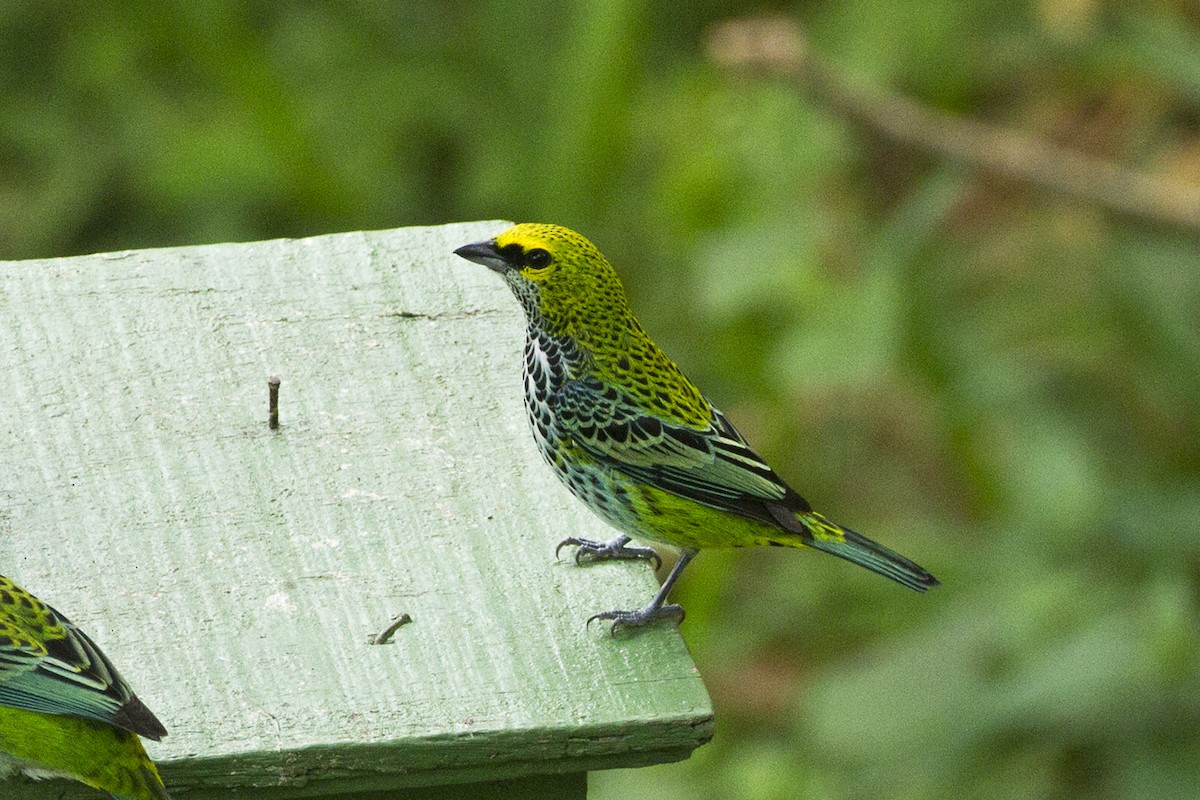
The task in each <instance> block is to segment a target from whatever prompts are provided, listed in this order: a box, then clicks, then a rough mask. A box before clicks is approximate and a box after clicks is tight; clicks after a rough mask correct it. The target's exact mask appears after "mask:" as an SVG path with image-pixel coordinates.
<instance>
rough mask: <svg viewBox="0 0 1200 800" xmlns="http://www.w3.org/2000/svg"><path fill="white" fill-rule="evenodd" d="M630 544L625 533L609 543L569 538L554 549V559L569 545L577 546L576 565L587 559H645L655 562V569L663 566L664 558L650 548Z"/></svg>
mask: <svg viewBox="0 0 1200 800" xmlns="http://www.w3.org/2000/svg"><path fill="white" fill-rule="evenodd" d="M628 544H629V537H628V536H626V535H625V534H623V533H622V534H621V535H620V536H618V537H617V538H615V539H613V540H611V541H608V542H595V541H592V540H591V539H577V538H575V537H574V536H569V537H567V538H566V539H563V540H562V541H561V542H559V543H558V547H556V548H554V557H555V558H558V551H559V550H562V549H563V548H564V547H566V546H567V545H575V563H576V564H581V563H583V559H584V558H585V557H586V558H587V560H588V561H608V560H609V559H611V558H631V559H636V558H644V559H646V560H647V561H653V562H654V568H655V569H658V568H659V567H661V566H662V556H660V555H659V554H658V553H656V552H654V551H653V550H652V549H650V548H649V547H628V546H627V545H628Z"/></svg>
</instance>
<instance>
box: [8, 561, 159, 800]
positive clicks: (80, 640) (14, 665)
mask: <svg viewBox="0 0 1200 800" xmlns="http://www.w3.org/2000/svg"><path fill="white" fill-rule="evenodd" d="M166 735H167V730H166V728H164V727H163V725H162V723H161V722H159V721H158V718H157V717H155V716H154V714H153V713H151V712H150V709H148V708H146V706H145V704H144V703H142V701H141V700H139V699H138V697H137V695H135V694H134V693H133V691H132V690H131V689H130V688H129V684H127V683H126V682H125V680H124V679H123V678H122V677H121V675H120V673H119V672H117V670H116V668H115V667H114V666H113V665H112V662H111V661H109V660H108V658H107V656H105V655H104V653H103V652H101V651H100V648H99V647H97V646H96V643H95V642H93V641H92V640H91V639H90V638H89V637H88V635H87V634H86V633H84V632H83V631H81V630H80V629H79V628H77V627H75V625H73V624H72V623H71V621H70V620H69V619H67V618H66V617H65V616H63V615H62V614H61V613H59V612H58V611H55V610H54V609H53V608H52V607H51V606H49V605H47V604H46V603H44V602H42V601H41V600H39V599H38V598H36V597H34V596H33V595H32V594H30V593H29V592H27V591H26V590H24V589H22V588H21V587H20V586H18V585H17V584H16V583H14V582H13V581H12V580H10V579H8V578H6V577H4V576H2V575H0V778H3V777H5V776H9V775H11V774H12V773H14V772H23V773H25V774H26V775H28V776H29V777H33V778H51V777H63V778H72V779H74V780H77V781H80V782H81V783H85V784H87V785H88V786H91V787H92V788H95V789H100V790H102V791H105V792H108V793H109V794H110V795H112V796H113V797H114V798H118V800H169V797H168V795H167V790H166V788H165V787H164V786H163V781H162V778H161V777H160V776H159V774H158V769H157V768H156V767H155V765H154V762H153V761H151V760H150V758H149V756H147V755H146V750H145V748H144V747H143V746H142V741H141V739H140V738H138V737H139V736H144V737H146V738H147V739H154V740H156V741H157V740H159V739H161V738H162V737H164V736H166ZM0 794H3V792H0Z"/></svg>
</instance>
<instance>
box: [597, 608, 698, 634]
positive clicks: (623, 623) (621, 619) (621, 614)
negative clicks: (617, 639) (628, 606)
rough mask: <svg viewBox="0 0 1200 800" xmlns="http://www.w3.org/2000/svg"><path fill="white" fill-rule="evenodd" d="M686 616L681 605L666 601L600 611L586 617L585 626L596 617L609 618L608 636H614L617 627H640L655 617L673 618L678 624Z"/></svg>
mask: <svg viewBox="0 0 1200 800" xmlns="http://www.w3.org/2000/svg"><path fill="white" fill-rule="evenodd" d="M686 616H687V614H686V612H684V610H683V606H678V605H675V604H674V603H667V604H664V605H661V606H657V607H655V606H647V607H645V608H639V609H638V610H637V611H601V612H600V613H599V614H593V615H592V616H590V617H588V621H587V627H591V624H592V623H593V622H595V621H596V620H598V619H599V620H605V619H611V620H612V627H611V628H609V629H608V633H609V635H610V636H615V635H616V633H617V629H618V628H640V627H642V626H643V625H646V624H648V623H651V622H653V621H654V620H656V619H673V620H675V623H676V624H677V625H678V624H680V623H682V622H683V619H684V617H686Z"/></svg>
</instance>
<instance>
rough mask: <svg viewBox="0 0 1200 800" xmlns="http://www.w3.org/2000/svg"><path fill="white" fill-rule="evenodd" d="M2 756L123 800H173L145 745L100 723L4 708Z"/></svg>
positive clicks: (0, 741)
mask: <svg viewBox="0 0 1200 800" xmlns="http://www.w3.org/2000/svg"><path fill="white" fill-rule="evenodd" d="M0 751H3V752H5V753H8V754H9V755H12V756H15V757H16V758H17V759H20V760H21V761H23V762H26V764H27V765H28V766H29V767H32V768H36V769H39V770H45V771H46V772H50V773H55V774H60V775H63V776H68V777H71V778H74V779H75V780H78V781H80V782H81V783H85V784H87V785H88V786H91V787H93V788H95V789H100V790H102V791H105V792H109V793H110V794H113V795H116V796H117V797H120V798H129V800H164V798H166V797H167V793H166V790H165V789H164V788H163V783H162V778H161V777H159V774H158V770H157V769H156V768H155V766H154V762H152V761H151V760H150V757H149V756H147V755H146V749H145V748H144V747H143V746H142V741H141V739H139V738H138V737H137V735H136V734H133V733H130V732H129V731H127V730H123V729H121V728H116V727H113V726H112V725H106V724H104V723H103V722H97V721H96V720H90V719H82V718H80V717H68V716H62V715H57V714H41V713H38V712H34V711H24V710H21V709H16V708H7V707H0Z"/></svg>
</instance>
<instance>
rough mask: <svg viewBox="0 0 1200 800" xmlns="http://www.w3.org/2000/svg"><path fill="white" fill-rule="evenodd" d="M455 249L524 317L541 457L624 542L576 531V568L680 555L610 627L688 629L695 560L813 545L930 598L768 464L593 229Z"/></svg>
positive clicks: (531, 416) (895, 559) (534, 232)
mask: <svg viewBox="0 0 1200 800" xmlns="http://www.w3.org/2000/svg"><path fill="white" fill-rule="evenodd" d="M454 253H455V255H458V256H460V257H461V258H465V259H467V260H468V261H471V262H474V263H476V264H480V265H482V266H485V267H487V268H489V269H491V270H493V271H495V272H497V273H499V274H500V276H501V277H502V278H503V279H504V282H505V283H506V284H507V285H508V287H509V289H511V290H512V293H513V294H514V295H515V296H516V299H517V300H518V301H519V303H520V305H521V307H522V308H523V310H524V314H525V322H526V326H525V345H524V393H525V410H526V414H527V416H528V420H529V425H530V428H531V430H532V432H533V436H534V439H535V440H536V442H537V446H538V450H539V451H540V452H541V455H542V457H543V458H544V459H545V460H546V462H547V463H548V464H549V465H550V466H551V467H552V468H553V469H554V472H555V474H556V475H557V476H558V477H559V478H560V479H561V480H562V482H563V483H565V484H566V486H567V488H568V489H570V490H571V492H572V493H573V494H574V495H575V497H577V498H579V499H580V500H581V501H583V503H584V504H585V505H586V506H587V507H588V508H590V509H591V510H592V511H594V512H596V513H597V514H598V515H599V516H600V517H601V518H602V519H604V520H605V521H606V522H608V523H609V525H611V526H612V527H613V528H615V529H616V531H617V532H618V535H617V536H615V537H614V538H612V539H611V540H608V541H594V540H590V539H585V538H579V537H573V536H571V537H567V538H565V539H563V540H562V541H561V542H559V544H558V547H557V548H556V549H555V554H556V556H557V555H558V553H559V552H560V551H561V550H562V549H563V548H564V547H568V546H573V547H574V548H575V559H574V560H575V563H576V564H581V563H583V562H585V561H588V562H591V561H603V560H608V559H646V560H650V561H655V562H657V564H658V565H659V566H661V559H660V556H659V555H658V553H657V552H656V551H655V550H654V549H653V548H650V547H642V546H639V545H632V544H630V542H631V540H635V539H636V540H638V541H640V542H646V541H648V542H656V543H661V544H667V545H671V546H673V547H676V548H678V549H679V558H678V560H677V561H676V562H675V565H674V566H673V567H672V569H671V571H670V573H669V574H668V575H667V577H666V580H665V581H664V582H663V584H662V586H661V588H660V590H659V591H658V593H657V594H656V595H655V596H654V598H653V599H652V600H651V601H650V602H649V603H648V604H647V605H645V606H644V607H642V608H639V609H634V610H613V611H602V612H600V613H598V614H595V615H593V616H592V617H590V618H589V619H588V624H589V625H590V624H591V623H592V622H594V621H596V620H608V621H610V622H611V627H610V629H609V630H610V633H614V632H615V631H616V630H618V629H620V628H638V627H640V626H643V625H646V624H648V623H651V622H653V621H655V620H658V619H664V618H669V619H673V620H675V621H676V622H682V621H683V617H684V610H683V608H682V607H681V606H679V605H677V604H674V603H668V602H667V599H668V596H669V594H670V592H671V588H672V587H673V586H674V585H675V582H676V580H678V578H679V576H680V574H681V573H682V572H683V570H684V568H685V567H686V566H687V565H688V563H689V562H690V561H691V560H692V559H693V558H694V557H695V556H696V554H697V552H698V551H700V550H702V549H706V548H733V547H747V546H758V545H765V546H775V547H811V548H815V549H817V550H821V551H824V552H826V553H831V554H832V555H835V556H838V557H840V558H843V559H845V560H847V561H851V562H853V563H855V564H858V565H860V566H862V567H866V568H867V569H869V570H872V571H873V572H877V573H879V574H880V575H883V576H885V577H888V578H891V579H892V580H894V581H896V582H897V583H900V584H902V585H903V586H907V587H908V588H910V589H914V590H916V591H918V592H924V591H926V590H927V589H929V588H931V587H933V586H937V585H938V584H939V581H938V580H937V578H935V577H934V576H933V575H931V574H930V573H929V572H928V571H926V570H925V569H924V568H923V567H921V566H919V565H917V564H916V563H914V562H913V561H910V560H909V559H908V558H905V557H904V556H902V555H900V554H899V553H896V552H894V551H892V550H890V549H888V548H887V547H884V546H883V545H881V544H879V543H878V542H875V541H872V540H871V539H868V538H867V537H865V536H862V535H861V534H859V533H857V532H855V531H853V530H851V529H850V528H847V527H845V526H843V525H840V524H838V523H836V522H834V521H833V520H831V519H829V518H828V517H826V516H824V515H823V514H821V513H819V512H817V511H814V510H813V508H812V506H811V505H810V504H809V503H808V501H807V500H805V499H804V498H803V497H802V496H801V495H800V494H799V493H798V492H797V491H796V490H795V489H793V488H792V487H791V486H789V485H788V484H787V483H786V482H784V480H783V479H782V478H780V477H779V475H778V474H776V472H775V471H774V470H773V469H772V468H771V467H770V466H769V465H768V464H767V463H766V461H764V460H763V459H762V458H761V457H760V456H759V455H758V454H757V453H756V452H754V450H752V449H751V447H750V445H749V444H747V443H746V440H745V438H744V437H743V436H742V435H741V434H740V433H739V432H738V431H737V429H736V428H735V427H734V426H733V424H732V423H731V422H730V421H729V420H728V418H726V416H725V415H724V414H723V413H721V412H720V411H719V410H718V409H717V408H716V407H715V406H714V405H713V404H712V403H711V402H709V401H708V400H707V399H706V398H705V397H704V395H703V394H701V392H700V390H699V389H697V388H696V385H695V384H694V383H692V381H691V380H689V379H688V378H687V376H686V375H684V373H683V371H682V370H681V369H680V368H679V366H678V365H676V364H675V362H674V361H672V360H671V359H670V358H669V357H668V356H667V355H666V354H665V353H664V352H663V351H662V350H661V349H659V347H658V346H657V345H656V344H655V343H654V342H653V341H652V340H651V339H650V337H649V336H648V335H647V333H646V331H645V330H644V329H643V328H642V326H641V324H640V323H639V322H638V320H637V318H636V317H634V315H633V312H632V310H631V309H630V306H629V301H628V298H627V297H626V294H625V290H624V288H623V287H622V284H621V281H620V279H619V278H618V277H617V273H616V271H615V270H614V268H613V266H612V265H611V264H610V263H609V261H608V260H607V259H606V258H605V257H604V256H603V255H602V254H601V253H600V251H599V250H598V249H597V248H596V246H595V245H593V244H592V243H591V242H590V241H588V240H587V239H586V238H584V237H583V236H582V235H581V234H579V233H576V232H575V231H573V230H570V229H568V228H564V227H562V226H559V225H550V224H542V223H521V224H518V225H515V226H513V227H511V228H509V229H507V230H506V231H504V232H503V233H500V234H499V235H498V236H496V237H494V238H492V239H488V240H486V241H481V242H475V243H473V244H467V245H464V246H462V247H459V248H458V249H456V250H455V251H454Z"/></svg>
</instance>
